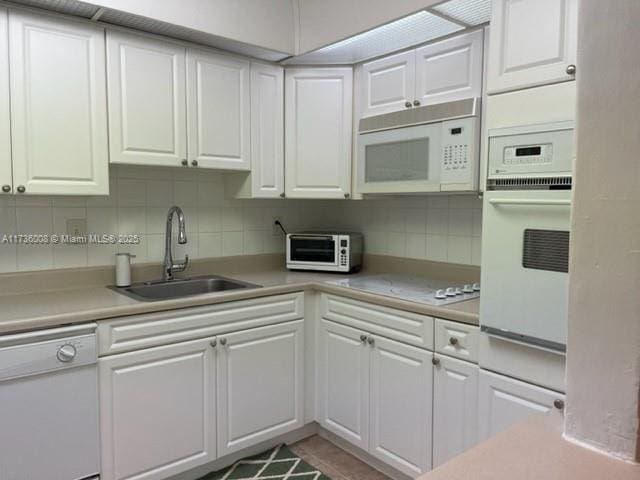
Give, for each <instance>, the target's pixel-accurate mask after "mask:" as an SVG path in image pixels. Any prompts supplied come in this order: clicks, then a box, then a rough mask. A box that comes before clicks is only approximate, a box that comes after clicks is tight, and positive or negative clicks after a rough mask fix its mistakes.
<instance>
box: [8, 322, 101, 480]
mask: <svg viewBox="0 0 640 480" xmlns="http://www.w3.org/2000/svg"><path fill="white" fill-rule="evenodd" d="M95 329H96V325H95V324H90V325H79V326H70V327H60V328H54V329H48V330H38V331H34V332H27V333H19V334H12V335H4V336H0V479H2V480H43V479H46V480H80V479H82V480H84V479H97V478H99V477H98V474H99V450H98V385H97V369H96V362H97V356H96V334H95Z"/></svg>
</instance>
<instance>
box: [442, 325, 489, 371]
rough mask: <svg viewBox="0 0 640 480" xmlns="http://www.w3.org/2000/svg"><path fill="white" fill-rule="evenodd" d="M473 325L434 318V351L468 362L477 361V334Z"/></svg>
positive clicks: (478, 331)
mask: <svg viewBox="0 0 640 480" xmlns="http://www.w3.org/2000/svg"><path fill="white" fill-rule="evenodd" d="M479 333H480V329H479V328H478V327H474V326H473V325H465V324H464V323H457V322H450V321H448V320H440V319H439V318H437V319H436V320H435V334H434V335H435V351H436V352H438V353H443V354H445V355H449V356H451V357H456V358H461V359H462V360H466V361H468V362H475V363H477V362H478V335H479Z"/></svg>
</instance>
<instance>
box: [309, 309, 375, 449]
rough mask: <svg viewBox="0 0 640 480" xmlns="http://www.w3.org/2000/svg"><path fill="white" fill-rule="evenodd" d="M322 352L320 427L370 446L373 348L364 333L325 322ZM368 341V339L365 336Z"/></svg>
mask: <svg viewBox="0 0 640 480" xmlns="http://www.w3.org/2000/svg"><path fill="white" fill-rule="evenodd" d="M319 335H320V338H319V352H318V366H317V368H318V387H319V388H318V411H319V414H320V419H319V422H320V425H322V426H323V427H324V428H326V429H327V430H329V431H331V432H333V433H335V434H336V435H338V436H340V437H342V438H344V439H345V440H347V441H348V442H350V443H351V444H353V445H355V446H357V447H360V448H362V449H363V450H367V449H368V447H369V347H368V346H367V343H366V341H362V340H361V338H360V337H361V336H362V335H364V333H363V332H360V331H358V330H355V329H353V328H349V327H344V326H342V325H338V324H336V323H333V322H329V321H327V320H322V324H321V325H320V330H319ZM364 338H365V340H366V336H365V337H364Z"/></svg>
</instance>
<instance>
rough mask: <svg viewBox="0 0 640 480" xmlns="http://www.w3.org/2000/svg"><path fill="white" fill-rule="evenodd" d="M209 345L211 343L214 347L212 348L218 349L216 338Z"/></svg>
mask: <svg viewBox="0 0 640 480" xmlns="http://www.w3.org/2000/svg"><path fill="white" fill-rule="evenodd" d="M209 343H210V344H211V346H212V347H214V348H215V347H216V345H218V341H217V340H216V339H215V338H214V339H213V340H211V341H210V342H209Z"/></svg>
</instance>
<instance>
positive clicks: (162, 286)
mask: <svg viewBox="0 0 640 480" xmlns="http://www.w3.org/2000/svg"><path fill="white" fill-rule="evenodd" d="M259 287H260V285H255V284H253V283H248V282H241V281H240V280H233V279H231V278H225V277H220V276H217V275H205V276H199V277H191V278H186V279H175V280H170V281H168V282H165V281H162V280H159V281H155V282H144V283H134V284H133V285H131V286H130V287H109V288H111V289H112V290H114V291H116V292H118V293H121V294H123V295H127V296H128V297H131V298H135V299H136V300H142V301H145V302H150V301H155V300H167V299H170V298H180V297H189V296H192V295H200V294H203V293H215V292H228V291H229V290H239V289H245V288H259Z"/></svg>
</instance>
